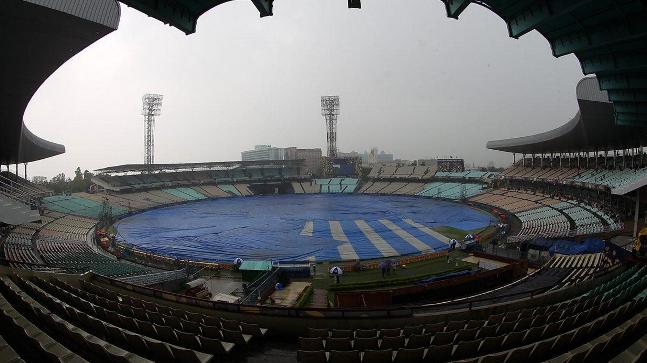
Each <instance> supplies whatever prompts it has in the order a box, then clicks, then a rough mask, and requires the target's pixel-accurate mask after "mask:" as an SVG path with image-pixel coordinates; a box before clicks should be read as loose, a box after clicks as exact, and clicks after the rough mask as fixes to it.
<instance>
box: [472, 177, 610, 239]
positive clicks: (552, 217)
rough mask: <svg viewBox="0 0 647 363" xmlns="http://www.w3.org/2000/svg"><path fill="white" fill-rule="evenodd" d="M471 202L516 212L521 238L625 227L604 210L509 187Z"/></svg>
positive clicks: (586, 232) (603, 230) (572, 234)
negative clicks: (519, 222)
mask: <svg viewBox="0 0 647 363" xmlns="http://www.w3.org/2000/svg"><path fill="white" fill-rule="evenodd" d="M470 201H472V202H477V203H481V204H486V205H490V206H493V207H497V208H501V209H504V210H507V211H508V212H510V213H513V214H514V215H515V216H516V217H517V218H519V220H520V221H521V223H522V228H521V231H520V232H519V234H518V235H517V236H515V237H516V238H515V239H517V240H524V239H532V238H536V237H549V238H554V237H568V236H570V237H573V236H579V235H588V234H595V233H601V232H607V231H610V230H611V231H613V230H617V229H621V228H622V227H623V225H622V223H620V222H617V221H615V220H614V219H613V218H612V217H611V216H610V215H608V214H606V213H605V212H604V211H602V210H600V209H597V208H595V207H592V206H588V207H585V206H582V205H581V204H580V203H576V202H573V201H561V200H558V199H553V198H551V197H548V196H543V195H537V194H533V193H527V192H521V191H509V190H504V189H501V190H495V191H490V192H487V193H484V194H481V195H477V196H475V197H472V198H470Z"/></svg>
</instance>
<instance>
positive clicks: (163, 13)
mask: <svg viewBox="0 0 647 363" xmlns="http://www.w3.org/2000/svg"><path fill="white" fill-rule="evenodd" d="M119 1H121V2H122V3H124V4H126V5H128V6H131V7H133V8H135V9H137V10H139V11H141V12H143V13H145V14H148V15H149V16H152V17H153V18H155V19H157V20H160V21H162V22H164V23H165V24H169V25H172V26H174V27H176V28H178V29H180V30H181V31H183V32H185V33H186V34H191V33H195V30H196V24H197V22H198V18H199V17H200V15H202V14H204V13H205V12H207V11H208V10H210V9H212V8H214V7H216V6H218V5H220V4H223V3H226V2H228V1H230V0H155V1H152V0H119ZM251 2H252V3H253V4H254V5H255V6H256V8H257V9H258V11H259V13H260V15H261V17H264V16H270V15H273V13H272V7H273V3H274V0H251ZM348 7H350V8H359V7H361V3H360V0H348Z"/></svg>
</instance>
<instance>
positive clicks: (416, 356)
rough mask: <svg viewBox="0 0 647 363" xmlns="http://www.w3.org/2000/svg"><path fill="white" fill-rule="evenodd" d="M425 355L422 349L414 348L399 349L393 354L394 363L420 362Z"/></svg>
mask: <svg viewBox="0 0 647 363" xmlns="http://www.w3.org/2000/svg"><path fill="white" fill-rule="evenodd" d="M424 355H425V349H424V348H415V349H407V348H400V349H398V351H397V353H396V354H395V359H394V360H393V362H394V363H411V362H422V359H423V358H424Z"/></svg>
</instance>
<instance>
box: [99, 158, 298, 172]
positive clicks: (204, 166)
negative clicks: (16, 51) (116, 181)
mask: <svg viewBox="0 0 647 363" xmlns="http://www.w3.org/2000/svg"><path fill="white" fill-rule="evenodd" d="M302 164H303V160H301V159H299V160H258V161H213V162H204V163H180V164H152V165H148V164H125V165H117V166H108V167H105V168H101V169H97V170H95V171H96V172H97V173H100V174H119V173H143V172H164V171H166V172H179V171H188V170H209V169H232V168H237V167H255V166H256V167H268V166H275V167H279V168H282V167H299V166H302Z"/></svg>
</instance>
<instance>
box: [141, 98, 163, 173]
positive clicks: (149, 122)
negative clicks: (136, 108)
mask: <svg viewBox="0 0 647 363" xmlns="http://www.w3.org/2000/svg"><path fill="white" fill-rule="evenodd" d="M163 98H164V96H162V95H158V94H151V93H147V94H145V95H144V96H143V97H142V104H143V107H142V115H143V116H144V164H146V165H150V164H154V163H155V135H154V131H155V116H159V115H160V114H162V99H163Z"/></svg>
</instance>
